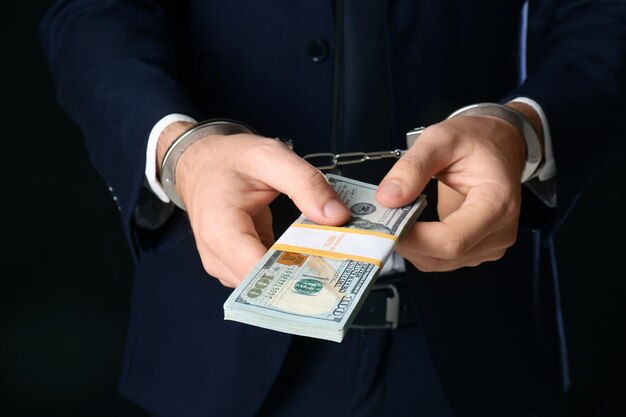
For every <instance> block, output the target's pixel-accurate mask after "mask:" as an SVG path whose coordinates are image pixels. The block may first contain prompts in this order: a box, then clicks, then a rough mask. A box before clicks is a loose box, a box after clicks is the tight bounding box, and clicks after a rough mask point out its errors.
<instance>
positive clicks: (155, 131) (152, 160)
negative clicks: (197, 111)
mask: <svg viewBox="0 0 626 417" xmlns="http://www.w3.org/2000/svg"><path fill="white" fill-rule="evenodd" d="M175 122H190V123H197V120H195V119H194V118H192V117H189V116H185V115H184V114H179V113H172V114H168V115H167V116H165V117H164V118H162V119H161V120H159V121H158V122H157V123H156V124H155V125H154V127H153V128H152V130H151V131H150V135H149V136H148V146H147V147H146V170H145V174H146V180H147V181H148V185H150V189H151V190H152V192H153V193H154V194H155V195H156V196H157V197H159V199H160V200H161V201H163V202H164V203H169V202H170V198H169V197H168V196H167V194H165V190H163V186H161V183H160V182H159V180H158V179H157V177H156V153H157V152H156V148H157V142H158V141H159V137H161V133H163V131H164V130H165V128H166V127H167V126H169V125H171V124H172V123H175Z"/></svg>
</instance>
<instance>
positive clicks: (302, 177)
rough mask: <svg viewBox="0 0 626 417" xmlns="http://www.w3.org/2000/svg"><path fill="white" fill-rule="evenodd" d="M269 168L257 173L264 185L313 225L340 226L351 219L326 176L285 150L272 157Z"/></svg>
mask: <svg viewBox="0 0 626 417" xmlns="http://www.w3.org/2000/svg"><path fill="white" fill-rule="evenodd" d="M271 166H272V168H271V169H267V170H263V173H259V177H258V178H260V179H262V180H263V182H265V183H266V184H267V185H269V186H270V187H272V188H274V189H275V190H277V191H280V192H281V193H283V194H286V195H287V196H289V198H291V199H292V200H293V202H294V204H295V205H296V206H297V207H298V208H299V209H300V211H302V213H304V215H305V216H307V217H308V218H309V219H311V220H312V221H314V222H316V223H319V224H325V225H329V226H339V225H341V224H344V223H345V222H347V221H348V220H349V219H350V212H349V211H348V209H347V207H346V206H345V204H344V203H343V201H341V199H340V198H339V196H338V195H337V193H336V192H335V190H334V189H333V187H332V186H331V185H330V184H329V182H328V180H327V179H326V176H325V175H324V174H322V173H321V172H320V171H319V170H318V169H317V168H315V167H313V166H312V165H311V164H309V163H308V162H306V161H305V160H303V159H302V158H300V157H299V156H297V155H296V154H295V153H293V152H292V151H290V150H287V149H286V148H285V150H284V151H282V152H278V153H275V154H273V155H272V164H271Z"/></svg>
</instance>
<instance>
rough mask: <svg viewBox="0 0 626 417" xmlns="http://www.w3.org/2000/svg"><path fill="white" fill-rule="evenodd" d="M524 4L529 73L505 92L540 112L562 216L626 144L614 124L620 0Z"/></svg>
mask: <svg viewBox="0 0 626 417" xmlns="http://www.w3.org/2000/svg"><path fill="white" fill-rule="evenodd" d="M529 4H530V6H529V26H528V30H529V52H530V57H529V71H528V77H527V79H526V80H525V82H524V83H523V84H522V85H521V86H520V88H519V89H517V90H516V91H515V92H513V94H512V95H513V96H526V97H529V98H532V99H534V100H535V101H537V102H538V103H539V104H540V105H541V107H542V108H543V110H544V112H545V114H546V116H547V119H548V122H549V125H550V130H551V134H552V143H553V149H554V155H555V159H556V165H557V171H558V175H557V184H558V185H557V196H558V203H559V210H561V211H562V213H561V214H563V211H567V210H568V209H569V207H570V206H571V204H572V203H573V202H574V201H575V199H576V197H577V196H578V195H579V193H580V192H581V191H582V190H583V189H584V187H585V186H586V185H587V184H588V183H589V182H590V180H591V179H592V178H593V177H594V176H595V175H596V174H597V173H598V172H600V171H601V170H602V169H603V168H604V167H605V166H606V165H607V164H609V163H610V162H612V161H613V160H615V159H616V158H617V157H618V156H619V155H621V154H623V152H624V150H625V149H626V136H625V135H624V133H623V132H621V131H620V130H619V125H618V124H619V123H620V120H623V118H624V115H626V106H625V102H626V86H625V82H626V2H625V1H623V0H605V1H601V0H598V1H590V0H567V1H560V0H544V1H533V0H531V1H530V3H529ZM563 217H564V215H562V216H561V218H563Z"/></svg>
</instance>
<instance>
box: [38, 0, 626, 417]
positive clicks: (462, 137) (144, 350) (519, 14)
mask: <svg viewBox="0 0 626 417" xmlns="http://www.w3.org/2000/svg"><path fill="white" fill-rule="evenodd" d="M41 38H42V43H43V45H44V47H45V51H46V53H47V56H48V59H49V63H50V69H51V72H52V75H53V78H54V80H55V83H56V86H57V89H58V95H59V101H60V104H61V106H62V107H63V108H64V109H65V110H66V111H67V112H68V114H69V115H70V116H71V117H72V118H73V119H74V120H75V121H76V122H77V123H78V124H79V125H80V126H81V128H82V130H83V133H84V137H85V140H86V143H87V146H88V149H89V151H90V155H91V158H92V162H93V164H94V166H95V167H96V169H97V170H98V171H99V172H100V173H101V175H102V176H103V178H104V179H105V180H106V181H107V183H108V184H109V190H110V191H111V193H112V195H113V198H114V200H115V201H116V203H117V204H118V207H119V209H120V214H121V220H122V221H123V225H124V230H125V232H126V236H127V239H128V242H129V245H130V247H131V250H132V252H133V255H134V259H135V261H136V274H135V278H134V283H133V285H134V286H133V299H132V316H131V322H130V326H129V334H128V341H127V345H126V346H127V348H126V357H125V364H124V371H123V375H122V380H121V382H120V389H121V391H122V393H123V394H124V395H125V396H127V397H128V398H130V399H131V400H133V401H135V402H137V403H138V404H140V405H141V406H143V407H144V408H145V409H146V410H148V411H149V412H151V413H153V414H154V415H156V416H162V417H169V416H206V415H229V416H230V415H232V416H251V415H271V416H280V415H284V416H292V415H320V414H323V415H424V416H453V415H457V416H489V415H494V416H495V415H498V416H502V415H506V416H516V415H520V416H531V415H537V414H540V413H541V410H542V408H543V407H544V406H545V405H547V404H549V403H550V402H551V401H553V400H555V399H556V398H558V396H559V395H561V394H562V393H563V392H564V391H565V390H566V389H567V386H568V383H569V375H568V369H567V357H566V351H565V349H564V346H565V345H564V335H563V332H562V323H561V321H560V310H559V308H560V307H559V300H558V282H557V280H556V265H555V263H554V257H553V244H552V237H553V235H554V233H555V231H556V230H557V229H558V226H559V225H560V224H561V223H562V222H563V221H564V220H565V218H566V214H567V212H568V210H569V209H570V208H571V206H572V204H573V202H574V201H575V199H576V196H577V195H578V194H579V193H580V192H581V191H582V189H583V188H584V186H585V184H587V183H588V181H589V179H590V178H593V176H594V174H595V173H597V172H598V171H599V170H600V169H601V168H602V167H603V166H605V165H606V164H607V163H609V162H610V161H611V160H612V159H613V158H615V157H616V156H617V155H619V154H620V153H621V152H623V150H624V145H625V144H624V138H623V137H622V138H619V137H615V136H614V135H613V132H615V131H616V130H615V126H616V123H617V121H618V117H619V116H618V115H619V112H620V111H621V110H620V109H622V108H623V104H622V103H623V101H624V91H625V90H624V84H623V81H624V80H623V73H624V71H625V68H624V65H625V62H626V55H625V54H626V52H625V50H626V4H625V3H624V2H623V1H608V0H607V1H591V0H587V1H583V0H580V1H556V0H555V1H531V2H530V4H528V5H525V4H524V3H523V2H522V1H510V2H495V1H476V2H466V1H465V2H464V1H450V2H445V3H442V2H437V1H408V0H407V1H404V0H399V1H383V0H363V1H356V0H336V1H327V2H319V1H306V0H302V1H289V2H287V1H270V2H259V1H254V0H232V1H230V0H229V1H228V2H224V1H204V2H202V1H194V0H189V1H185V2H181V1H178V2H176V1H149V0H143V1H138V0H135V1H130V0H127V1H120V0H118V1H87V0H84V1H81V0H75V1H71V2H70V1H58V2H56V3H54V5H53V6H52V7H51V9H50V10H49V12H48V14H47V16H46V17H45V19H44V21H43V22H42V25H41ZM529 47H532V54H530V55H529V54H527V49H528V48H529ZM527 58H528V60H527ZM417 126H426V129H425V130H423V132H422V133H421V135H420V136H419V138H418V139H417V141H416V142H415V144H414V145H413V146H411V147H410V148H409V149H408V151H407V152H406V153H405V155H404V156H403V157H402V158H401V159H399V160H398V161H397V162H395V164H386V163H384V162H381V163H379V162H367V163H363V164H355V165H353V166H341V167H339V169H340V170H341V173H342V174H343V175H346V176H348V177H352V178H357V179H362V180H366V181H368V182H372V183H380V187H379V191H378V193H377V199H378V201H379V202H380V203H381V204H384V205H386V206H392V207H398V206H401V205H404V204H406V203H407V202H409V201H411V200H412V199H414V198H415V197H416V196H417V195H419V194H420V193H421V192H423V190H424V189H425V187H427V186H428V184H429V183H430V182H431V181H432V178H433V177H435V178H436V180H437V198H436V200H437V213H436V215H437V218H435V219H428V220H432V221H420V222H417V224H416V225H415V226H414V227H413V228H412V229H411V231H410V232H409V234H408V235H407V237H406V238H405V239H404V240H403V241H402V242H401V243H400V244H399V246H398V249H397V252H398V254H399V256H397V257H396V258H397V259H394V261H393V265H392V267H391V268H390V270H389V271H387V273H386V274H385V275H383V276H382V277H381V279H380V283H381V284H384V285H382V286H381V287H380V290H377V291H374V292H373V293H372V294H371V295H370V296H369V297H368V300H367V302H366V306H365V307H367V308H364V309H363V310H364V311H367V312H370V311H371V312H373V313H371V314H370V315H360V316H359V317H358V318H357V321H356V324H357V326H358V327H357V326H355V328H354V329H351V330H350V332H349V333H348V337H347V338H346V339H345V340H344V341H343V342H342V343H341V344H334V343H330V342H325V341H318V340H314V339H308V338H301V337H292V336H289V335H286V334H282V333H277V332H271V331H266V330H262V329H257V328H254V327H252V326H246V325H241V324H238V323H233V322H224V321H223V311H222V304H223V302H224V300H225V299H226V298H227V296H228V294H229V293H230V291H231V288H232V287H234V286H236V285H237V284H238V283H239V282H240V281H241V280H242V278H243V277H244V276H245V274H246V273H247V272H248V271H249V270H250V269H251V268H252V266H253V265H254V264H255V263H256V261H258V259H259V258H260V257H261V256H262V255H263V254H264V253H265V251H266V250H267V247H268V246H269V245H271V244H272V242H273V240H274V238H275V236H278V235H279V234H280V233H281V232H282V230H284V228H285V227H286V226H287V225H288V224H289V222H291V221H293V220H294V219H295V217H296V215H297V213H298V212H299V211H302V212H304V213H305V214H306V215H307V216H309V217H310V218H311V219H313V220H314V221H316V222H319V223H323V224H327V225H340V224H342V223H344V222H345V221H347V219H348V218H349V212H348V211H347V209H346V208H345V207H344V206H343V205H342V204H341V202H340V201H339V200H338V198H337V196H336V195H335V194H334V192H333V191H332V189H331V188H330V187H329V185H328V184H327V183H326V182H325V180H324V177H323V176H322V174H321V173H320V172H319V170H318V169H316V167H315V166H314V165H312V164H310V163H308V162H307V161H306V160H304V159H303V158H302V156H304V155H307V154H311V153H316V152H332V153H335V154H336V153H345V152H361V151H363V152H368V151H380V150H393V149H397V148H404V147H406V142H405V141H406V133H407V132H409V131H411V130H412V129H414V128H415V127H417ZM277 137H278V138H289V139H291V140H292V143H293V147H292V149H290V148H289V147H287V146H286V145H285V144H284V143H282V142H281V141H278V140H276V139H275V138H277ZM169 174H171V176H168V175H169ZM396 261H397V262H396ZM389 288H393V289H394V291H392V294H391V295H390V294H389ZM395 294H397V296H396V295H395ZM380 297H382V299H383V300H386V303H387V304H383V305H384V308H379V304H378V303H377V302H376V300H379V299H380ZM396 297H397V298H396ZM389 300H394V301H398V303H397V304H396V303H395V302H393V303H391V302H390V301H389ZM395 305H400V306H401V307H400V309H401V310H400V311H399V313H400V314H399V317H400V318H399V319H398V320H397V322H394V323H389V322H388V321H387V320H386V316H385V314H382V313H381V314H382V315H381V314H379V312H384V311H387V309H388V308H390V306H395ZM396 308H398V307H396Z"/></svg>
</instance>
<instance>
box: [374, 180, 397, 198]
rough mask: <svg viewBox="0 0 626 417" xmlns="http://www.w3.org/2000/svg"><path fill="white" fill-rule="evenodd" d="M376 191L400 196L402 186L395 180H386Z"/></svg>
mask: <svg viewBox="0 0 626 417" xmlns="http://www.w3.org/2000/svg"><path fill="white" fill-rule="evenodd" d="M378 192H379V193H381V194H385V195H387V196H389V197H394V198H395V197H402V188H401V187H400V186H399V185H398V184H397V183H395V182H386V183H385V184H384V185H382V186H380V187H379V188H378Z"/></svg>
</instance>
